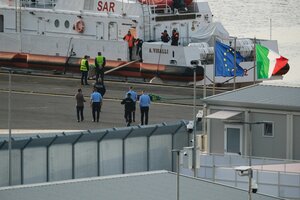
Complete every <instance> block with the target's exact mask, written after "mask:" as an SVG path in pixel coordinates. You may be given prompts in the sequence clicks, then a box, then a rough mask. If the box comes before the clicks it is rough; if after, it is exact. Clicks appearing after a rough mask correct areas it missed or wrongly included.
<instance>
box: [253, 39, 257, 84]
mask: <svg viewBox="0 0 300 200" xmlns="http://www.w3.org/2000/svg"><path fill="white" fill-rule="evenodd" d="M253 52H254V67H253V84H255V83H256V38H254V50H253Z"/></svg>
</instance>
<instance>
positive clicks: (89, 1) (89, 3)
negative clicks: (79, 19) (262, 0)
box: [84, 0, 94, 10]
mask: <svg viewBox="0 0 300 200" xmlns="http://www.w3.org/2000/svg"><path fill="white" fill-rule="evenodd" d="M93 6H94V0H85V1H84V10H93Z"/></svg>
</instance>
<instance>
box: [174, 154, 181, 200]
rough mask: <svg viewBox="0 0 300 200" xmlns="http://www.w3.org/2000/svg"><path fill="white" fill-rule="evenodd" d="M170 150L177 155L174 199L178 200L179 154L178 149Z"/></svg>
mask: <svg viewBox="0 0 300 200" xmlns="http://www.w3.org/2000/svg"><path fill="white" fill-rule="evenodd" d="M172 152H176V155H177V156H176V157H177V166H176V168H177V174H176V175H177V177H176V199H177V200H179V155H180V150H179V149H172ZM172 157H173V156H172Z"/></svg>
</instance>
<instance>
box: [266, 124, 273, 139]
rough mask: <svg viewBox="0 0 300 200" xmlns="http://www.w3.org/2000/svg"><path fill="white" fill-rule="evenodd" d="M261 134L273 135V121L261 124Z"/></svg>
mask: <svg viewBox="0 0 300 200" xmlns="http://www.w3.org/2000/svg"><path fill="white" fill-rule="evenodd" d="M263 136H264V137H274V123H273V122H265V123H264V124H263Z"/></svg>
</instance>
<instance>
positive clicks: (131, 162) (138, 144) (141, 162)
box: [125, 137, 147, 173]
mask: <svg viewBox="0 0 300 200" xmlns="http://www.w3.org/2000/svg"><path fill="white" fill-rule="evenodd" d="M142 171H147V138H146V137H134V138H127V139H126V140H125V173H132V172H142Z"/></svg>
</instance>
